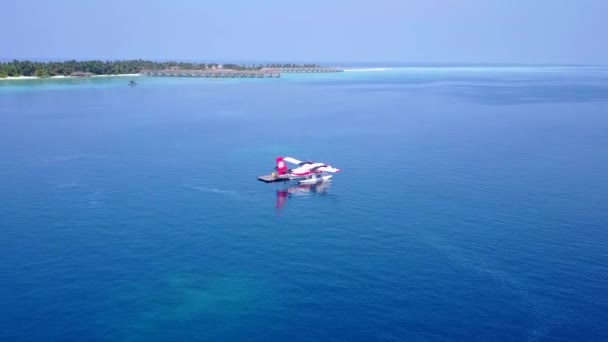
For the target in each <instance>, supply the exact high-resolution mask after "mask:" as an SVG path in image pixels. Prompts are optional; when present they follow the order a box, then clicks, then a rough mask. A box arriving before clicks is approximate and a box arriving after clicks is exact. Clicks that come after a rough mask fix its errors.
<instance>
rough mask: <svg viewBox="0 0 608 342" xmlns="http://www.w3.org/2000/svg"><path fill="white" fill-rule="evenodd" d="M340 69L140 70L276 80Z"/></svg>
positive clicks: (144, 72)
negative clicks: (282, 75)
mask: <svg viewBox="0 0 608 342" xmlns="http://www.w3.org/2000/svg"><path fill="white" fill-rule="evenodd" d="M342 71H344V70H343V69H340V68H320V67H318V68H261V69H257V70H234V69H222V68H218V69H204V70H182V69H163V70H142V71H140V72H139V74H140V75H141V76H156V77H206V78H277V77H281V73H326V72H342Z"/></svg>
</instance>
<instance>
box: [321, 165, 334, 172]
mask: <svg viewBox="0 0 608 342" xmlns="http://www.w3.org/2000/svg"><path fill="white" fill-rule="evenodd" d="M316 169H317V170H319V171H324V172H340V169H336V168H335V167H332V166H329V165H324V166H321V167H318V168H316Z"/></svg>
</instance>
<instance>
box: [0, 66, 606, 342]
mask: <svg viewBox="0 0 608 342" xmlns="http://www.w3.org/2000/svg"><path fill="white" fill-rule="evenodd" d="M348 70H349V71H347V72H344V73H336V74H316V75H313V74H310V75H292V74H287V75H283V76H282V77H281V78H279V79H259V80H258V79H256V80H236V79H232V80H221V79H219V80H210V79H187V78H146V77H141V78H137V79H136V80H137V82H138V85H137V86H134V87H130V86H128V81H129V80H131V79H130V78H124V77H108V78H96V79H78V80H75V79H64V80H35V81H33V80H26V81H0V179H2V182H1V185H0V227H1V228H0V229H1V230H0V340H2V341H183V340H198V341H439V340H453V341H602V340H603V341H606V340H608V327H607V326H606V321H607V320H608V200H607V194H608V177H607V175H608V134H607V132H608V67H452V68H447V67H426V68H415V67H407V68H378V67H374V68H369V69H365V68H364V69H360V68H356V69H348ZM278 156H284V157H285V156H291V157H294V158H297V159H301V160H312V161H315V162H324V163H327V164H330V165H332V166H334V167H337V168H340V169H341V170H342V171H341V172H340V173H338V174H336V175H335V176H334V179H333V181H332V182H330V183H328V184H324V185H323V186H318V187H299V186H297V185H295V184H292V183H287V184H284V183H273V184H266V183H262V182H259V181H257V179H256V178H257V176H259V175H263V174H269V173H271V172H272V171H274V169H273V168H274V166H275V158H276V157H278Z"/></svg>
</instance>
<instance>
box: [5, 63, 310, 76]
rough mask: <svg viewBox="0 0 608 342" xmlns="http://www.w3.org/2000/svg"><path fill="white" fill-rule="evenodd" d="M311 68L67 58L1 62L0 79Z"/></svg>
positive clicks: (276, 64)
mask: <svg viewBox="0 0 608 342" xmlns="http://www.w3.org/2000/svg"><path fill="white" fill-rule="evenodd" d="M299 67H305V68H314V67H318V65H315V64H302V65H298V64H290V63H288V64H279V63H271V64H266V65H262V64H258V65H255V64H254V65H249V66H247V65H239V64H218V63H190V62H176V61H171V62H154V61H147V60H142V59H137V60H124V61H101V60H90V61H76V60H69V61H63V62H34V61H18V60H14V61H12V62H3V63H2V62H0V78H5V77H7V76H37V77H49V76H71V75H74V74H82V73H86V74H93V75H118V74H136V73H139V72H140V71H142V70H166V69H178V70H205V69H214V68H224V69H232V70H259V69H262V68H299Z"/></svg>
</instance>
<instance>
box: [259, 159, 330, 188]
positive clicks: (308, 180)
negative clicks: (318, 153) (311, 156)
mask: <svg viewBox="0 0 608 342" xmlns="http://www.w3.org/2000/svg"><path fill="white" fill-rule="evenodd" d="M285 162H288V163H291V164H294V165H295V166H296V168H294V169H289V168H288V167H287V164H286V163H285ZM275 170H276V172H273V173H272V174H270V175H265V176H260V177H258V180H260V181H262V182H266V183H272V182H286V181H292V180H295V181H297V182H298V184H318V183H322V182H327V181H329V180H331V178H332V177H333V175H331V173H336V172H340V169H336V168H335V167H333V166H331V165H327V164H325V163H315V162H312V161H300V160H298V159H295V158H292V157H277V158H276V167H275Z"/></svg>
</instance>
